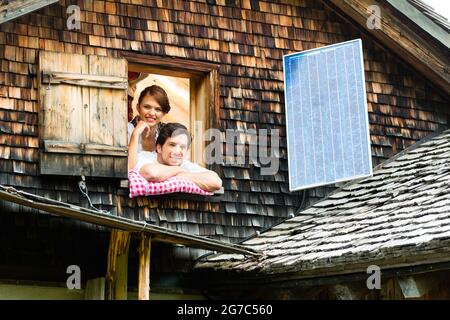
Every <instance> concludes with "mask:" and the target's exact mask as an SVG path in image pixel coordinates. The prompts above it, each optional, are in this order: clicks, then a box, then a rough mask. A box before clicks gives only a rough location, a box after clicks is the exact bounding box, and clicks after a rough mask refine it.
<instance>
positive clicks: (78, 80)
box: [38, 51, 128, 177]
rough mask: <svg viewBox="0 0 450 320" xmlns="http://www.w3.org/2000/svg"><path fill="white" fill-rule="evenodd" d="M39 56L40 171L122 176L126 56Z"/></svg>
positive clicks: (45, 52) (125, 131)
mask: <svg viewBox="0 0 450 320" xmlns="http://www.w3.org/2000/svg"><path fill="white" fill-rule="evenodd" d="M39 59H40V60H39V62H40V64H39V68H40V72H39V73H38V78H39V85H40V87H39V92H40V94H39V101H40V104H41V111H40V112H39V123H40V128H41V129H40V138H41V140H43V141H44V143H43V144H44V150H43V151H44V152H41V155H40V162H41V166H40V172H41V174H58V175H79V174H80V173H81V172H82V173H83V174H84V175H86V176H104V177H126V176H127V173H126V167H127V164H126V159H125V158H126V156H127V152H128V151H127V107H126V90H123V89H124V88H126V87H127V85H128V82H127V62H126V61H125V60H124V59H115V58H109V57H97V56H87V55H80V54H66V53H58V52H47V51H43V52H41V53H40V56H39ZM66 80H70V81H69V82H70V84H68V83H69V82H67V81H66ZM46 82H47V83H46ZM56 82H60V83H61V84H55V83H56ZM94 82H99V83H100V85H97V84H98V83H97V84H95V83H94ZM112 82H114V84H113V86H116V85H117V84H120V86H119V87H117V88H116V89H121V90H114V89H111V83H112ZM94 84H95V86H91V85H94ZM103 84H106V85H103ZM86 85H89V86H86ZM46 141H51V142H49V143H46ZM79 154H82V155H83V156H82V157H80V156H79ZM117 156H119V157H123V158H124V159H125V161H124V160H123V159H115V157H117ZM124 165H125V167H123V166H124Z"/></svg>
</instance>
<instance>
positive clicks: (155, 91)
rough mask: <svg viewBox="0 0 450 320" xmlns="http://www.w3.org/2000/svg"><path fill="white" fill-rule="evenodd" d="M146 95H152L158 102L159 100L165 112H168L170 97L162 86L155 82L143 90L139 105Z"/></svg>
mask: <svg viewBox="0 0 450 320" xmlns="http://www.w3.org/2000/svg"><path fill="white" fill-rule="evenodd" d="M145 96H152V97H153V98H155V100H156V102H158V104H159V105H160V106H161V108H162V111H163V112H164V113H168V112H169V111H170V103H169V97H167V93H166V91H165V90H164V89H163V88H161V87H160V86H157V85H156V84H154V85H152V86H150V87H147V88H145V89H144V90H142V92H141V94H140V95H139V100H138V104H139V105H140V104H141V102H142V100H143V99H144V97H145Z"/></svg>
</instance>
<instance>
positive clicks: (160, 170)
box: [139, 163, 185, 182]
mask: <svg viewBox="0 0 450 320" xmlns="http://www.w3.org/2000/svg"><path fill="white" fill-rule="evenodd" d="M183 172H185V170H184V169H183V168H181V167H179V166H166V165H165V164H160V163H150V164H146V165H143V166H142V168H141V170H140V171H139V173H140V174H141V175H142V176H143V177H144V178H145V179H147V180H148V181H156V182H161V181H166V180H167V179H169V178H171V177H173V176H176V175H178V174H181V173H183Z"/></svg>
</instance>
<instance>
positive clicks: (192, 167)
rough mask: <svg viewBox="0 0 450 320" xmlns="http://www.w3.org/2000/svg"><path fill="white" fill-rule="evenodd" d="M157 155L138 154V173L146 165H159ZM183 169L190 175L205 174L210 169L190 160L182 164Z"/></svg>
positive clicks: (144, 152) (148, 152)
mask: <svg viewBox="0 0 450 320" xmlns="http://www.w3.org/2000/svg"><path fill="white" fill-rule="evenodd" d="M157 155H158V154H157V153H156V152H155V151H141V152H138V159H137V164H136V167H135V168H134V169H135V170H137V171H140V170H141V168H142V167H143V166H144V165H146V164H152V163H157V162H158V161H157ZM180 167H181V168H183V169H184V170H186V171H187V172H189V173H203V172H208V169H206V168H203V167H201V166H199V165H198V164H196V163H193V162H190V161H189V160H183V162H182V163H181V166H180Z"/></svg>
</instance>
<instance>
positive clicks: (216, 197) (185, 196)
mask: <svg viewBox="0 0 450 320" xmlns="http://www.w3.org/2000/svg"><path fill="white" fill-rule="evenodd" d="M128 187H129V184H128V179H124V180H120V188H125V189H126V194H127V195H128ZM121 193H125V190H122V192H121ZM224 193H225V191H224V189H223V187H221V188H220V189H219V190H217V191H215V192H214V194H213V195H212V196H202V195H199V194H192V193H182V192H176V193H167V194H158V195H153V196H147V197H148V198H152V199H176V200H194V201H203V202H220V201H221V200H222V197H223V195H224Z"/></svg>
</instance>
